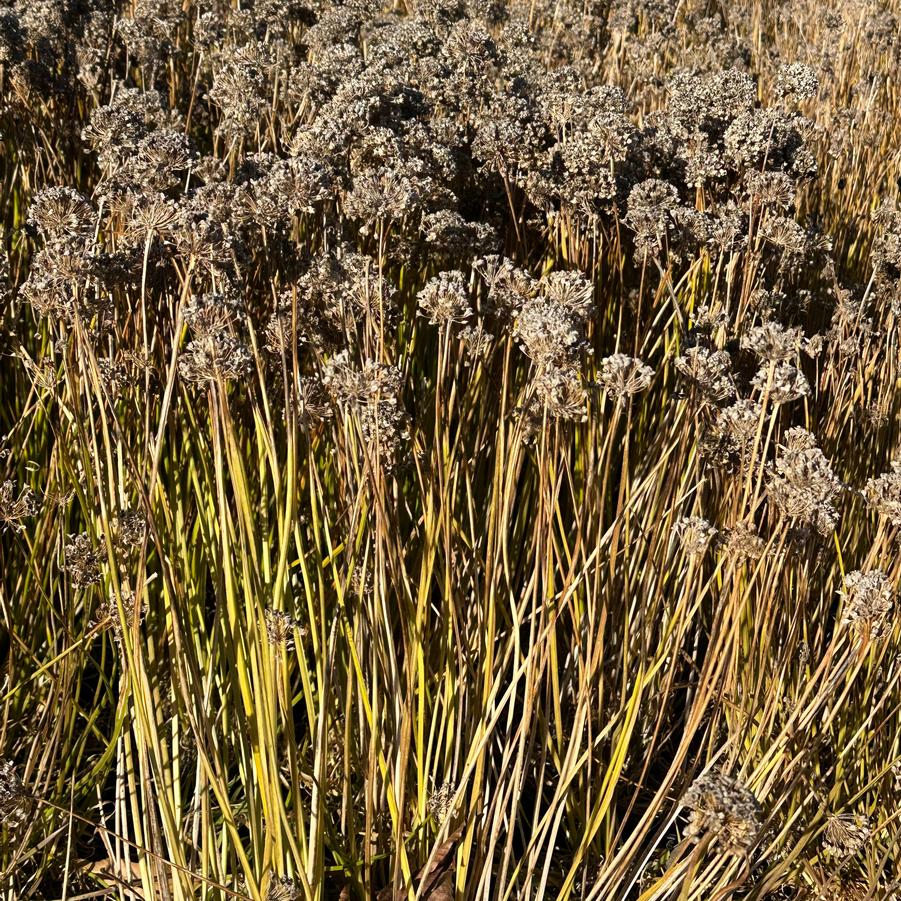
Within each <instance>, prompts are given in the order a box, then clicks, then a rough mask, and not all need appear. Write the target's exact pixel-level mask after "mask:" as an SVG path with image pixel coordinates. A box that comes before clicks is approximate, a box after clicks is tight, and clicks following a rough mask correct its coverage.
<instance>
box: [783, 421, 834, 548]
mask: <svg viewBox="0 0 901 901" xmlns="http://www.w3.org/2000/svg"><path fill="white" fill-rule="evenodd" d="M783 441H784V444H783V445H781V446H780V448H779V450H780V453H779V455H778V456H777V458H776V462H775V465H773V466H767V475H768V480H767V492H768V494H769V497H770V499H771V500H772V502H773V504H774V505H775V507H776V509H777V510H778V511H779V512H780V513H781V514H782V515H783V516H785V517H787V518H788V519H792V520H798V521H800V523H802V524H806V525H810V526H813V527H814V528H816V529H817V531H819V532H820V533H821V534H824V535H827V534H829V532H831V531H832V530H833V529H834V528H835V525H836V523H837V522H838V512H837V511H836V509H835V507H834V506H833V504H832V501H833V499H834V498H835V496H836V495H837V494H838V493H839V491H841V489H842V483H841V482H840V481H839V479H838V478H837V477H836V475H835V473H834V472H833V471H832V467H831V466H830V464H829V461H828V460H827V459H826V455H825V454H824V453H823V452H822V451H821V450H820V449H819V448H818V447H817V446H816V439H815V438H814V436H813V435H812V434H811V433H810V432H808V431H806V430H805V429H802V428H799V427H798V428H792V429H789V430H788V431H787V432H786V433H785V435H784V437H783Z"/></svg>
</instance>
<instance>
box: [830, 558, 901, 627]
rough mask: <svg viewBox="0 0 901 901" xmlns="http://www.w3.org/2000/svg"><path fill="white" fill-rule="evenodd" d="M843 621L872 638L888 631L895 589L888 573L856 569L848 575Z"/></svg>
mask: <svg viewBox="0 0 901 901" xmlns="http://www.w3.org/2000/svg"><path fill="white" fill-rule="evenodd" d="M839 594H840V595H841V597H842V599H843V600H844V609H843V611H842V620H841V621H842V625H845V626H851V627H852V628H854V629H855V631H857V632H859V633H863V634H865V635H867V636H868V637H870V638H874V639H875V638H881V637H883V636H884V635H887V634H888V633H889V632H890V631H891V629H892V625H893V615H894V611H895V590H894V587H893V585H892V583H891V581H890V580H889V578H888V576H887V575H886V574H885V573H884V572H881V571H880V570H878V569H877V570H871V571H870V572H866V573H864V572H860V571H859V570H855V571H854V572H849V573H848V574H847V575H846V576H845V585H844V590H843V591H841V592H839Z"/></svg>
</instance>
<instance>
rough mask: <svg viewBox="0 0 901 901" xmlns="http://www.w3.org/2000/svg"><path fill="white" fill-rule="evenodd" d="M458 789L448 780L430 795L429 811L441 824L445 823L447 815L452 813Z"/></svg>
mask: <svg viewBox="0 0 901 901" xmlns="http://www.w3.org/2000/svg"><path fill="white" fill-rule="evenodd" d="M456 788H457V786H456V785H455V784H454V782H452V781H451V780H447V781H445V782H442V783H441V785H440V786H439V787H438V788H437V789H435V791H433V792H432V793H431V795H429V801H428V811H429V813H430V814H431V815H432V816H433V817H435V819H436V820H437V821H438V823H439V824H442V823H444V821H445V820H446V819H447V815H448V814H449V813H450V812H451V802H452V801H453V799H454V792H455V791H456Z"/></svg>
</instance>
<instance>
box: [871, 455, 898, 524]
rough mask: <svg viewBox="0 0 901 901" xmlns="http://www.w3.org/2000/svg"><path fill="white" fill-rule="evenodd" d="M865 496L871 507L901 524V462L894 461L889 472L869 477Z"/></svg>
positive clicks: (893, 522) (893, 521)
mask: <svg viewBox="0 0 901 901" xmlns="http://www.w3.org/2000/svg"><path fill="white" fill-rule="evenodd" d="M864 496H865V497H866V499H867V501H868V503H869V504H870V506H871V507H873V508H874V509H875V510H877V511H878V512H879V513H880V514H881V515H882V516H886V517H888V519H889V520H891V523H892V525H894V526H901V462H898V461H892V464H891V469H890V471H889V472H884V473H883V474H882V475H880V476H877V477H876V478H872V479H868V480H867V484H866V487H865V488H864Z"/></svg>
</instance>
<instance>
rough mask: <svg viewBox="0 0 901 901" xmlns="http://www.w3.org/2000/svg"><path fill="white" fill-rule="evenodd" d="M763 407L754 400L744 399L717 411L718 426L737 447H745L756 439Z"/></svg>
mask: <svg viewBox="0 0 901 901" xmlns="http://www.w3.org/2000/svg"><path fill="white" fill-rule="evenodd" d="M762 415H763V408H762V407H761V406H760V404H759V403H757V402H756V401H753V400H748V399H742V400H738V401H736V402H735V403H734V404H732V405H731V406H729V407H724V408H723V409H721V410H720V411H719V412H718V413H717V420H716V424H717V428H718V429H719V430H721V431H722V432H723V433H724V434H725V435H727V436H728V437H729V439H730V440H731V441H732V442H734V444H735V445H736V447H739V448H741V447H743V446H744V445H746V444H748V443H749V442H751V441H752V440H753V439H754V436H755V435H756V434H757V429H758V427H759V425H760V417H761V416H762Z"/></svg>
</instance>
